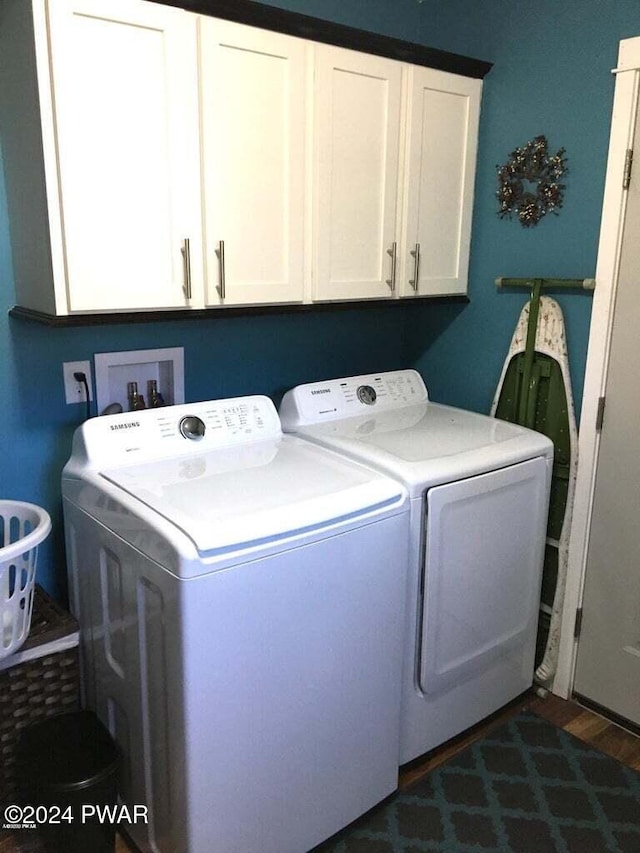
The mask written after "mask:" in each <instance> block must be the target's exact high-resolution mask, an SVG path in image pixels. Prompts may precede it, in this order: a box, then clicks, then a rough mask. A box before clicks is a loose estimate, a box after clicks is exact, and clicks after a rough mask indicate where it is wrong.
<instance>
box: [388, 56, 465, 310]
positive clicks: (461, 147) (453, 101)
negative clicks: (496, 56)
mask: <svg viewBox="0 0 640 853" xmlns="http://www.w3.org/2000/svg"><path fill="white" fill-rule="evenodd" d="M408 78H409V83H408V103H407V139H406V151H405V171H404V228H403V239H402V252H401V256H400V272H399V279H400V281H399V290H400V294H401V295H402V296H416V295H420V296H436V295H448V294H463V293H466V292H467V275H468V269H469V245H470V241H471V215H472V208H473V187H474V181H475V165H476V147H477V138H478V119H479V114H480V95H481V90H482V82H481V81H480V80H472V79H468V78H466V77H460V76H458V75H455V74H448V73H445V72H442V71H434V70H433V69H429V68H419V67H415V66H412V67H410V68H409V74H408ZM416 272H417V277H416Z"/></svg>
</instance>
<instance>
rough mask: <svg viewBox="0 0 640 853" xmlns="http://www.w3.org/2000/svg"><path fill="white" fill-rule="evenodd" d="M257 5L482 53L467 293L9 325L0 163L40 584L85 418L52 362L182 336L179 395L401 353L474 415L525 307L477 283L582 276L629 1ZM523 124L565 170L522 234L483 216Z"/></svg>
mask: <svg viewBox="0 0 640 853" xmlns="http://www.w3.org/2000/svg"><path fill="white" fill-rule="evenodd" d="M270 5H274V6H279V7H281V8H285V9H289V10H292V11H297V12H303V13H305V14H309V15H315V16H317V17H322V18H326V19H328V20H333V21H336V22H338V23H344V24H348V25H351V26H356V27H360V28H363V29H369V30H373V31H377V32H382V33H386V34H388V35H392V36H395V37H398V38H404V39H407V40H411V41H416V42H422V43H424V44H427V45H430V46H433V47H439V48H442V49H445V50H453V51H456V52H460V53H466V54H468V55H472V56H476V57H479V58H482V59H488V60H491V61H493V62H495V67H494V68H493V70H492V71H491V73H490V75H489V76H488V78H487V80H486V84H485V96H484V103H483V116H482V122H481V138H480V151H479V169H478V178H477V187H476V205H475V215H474V231H473V244H472V263H471V283H470V295H471V300H472V301H471V304H470V305H468V306H438V305H432V304H427V305H421V306H406V307H404V308H403V307H395V308H384V309H380V310H378V309H362V310H353V311H351V310H350V311H344V312H343V311H336V312H328V313H320V314H305V315H280V316H268V317H267V316H265V317H247V318H244V317H238V318H228V319H222V320H214V321H210V320H203V321H196V322H189V321H180V322H167V323H154V324H135V325H131V326H105V327H101V328H100V327H99V328H79V329H69V330H64V329H49V328H46V327H43V326H38V325H34V324H28V323H24V322H20V321H16V320H13V319H10V318H9V317H8V316H7V311H8V309H9V308H10V307H11V306H12V305H13V304H14V301H15V296H14V284H13V277H12V269H11V254H10V236H9V230H8V223H7V212H6V205H5V202H4V192H3V185H2V170H1V169H0V390H1V394H2V398H1V400H2V406H1V408H0V438H1V440H2V444H1V447H0V498H13V499H17V500H29V501H34V502H35V503H39V504H41V505H43V506H44V507H46V508H47V509H48V510H49V512H50V513H51V514H52V516H53V520H54V532H53V534H52V536H51V537H50V539H49V540H48V542H47V543H46V544H45V546H44V547H43V548H42V549H41V554H40V563H39V567H38V580H39V582H40V583H42V584H43V585H44V586H45V587H46V588H47V589H49V591H51V592H52V593H53V594H55V595H56V596H58V597H60V598H64V596H65V592H66V580H65V569H64V549H63V545H62V538H63V532H62V519H61V501H60V488H59V478H60V471H61V469H62V466H63V464H64V462H65V461H66V459H67V457H68V454H69V450H70V443H71V436H72V433H73V429H74V427H75V426H76V424H77V423H78V422H79V421H80V420H81V418H82V415H83V407H82V405H71V406H67V405H66V404H65V403H64V391H63V383H62V368H61V364H62V362H63V361H76V360H84V359H91V358H92V357H93V354H94V353H96V352H108V351H115V350H129V349H145V348H148V347H163V346H183V347H184V348H185V392H186V398H187V399H188V400H198V399H208V398H213V397H220V396H233V395H236V394H244V393H265V394H268V395H270V396H273V397H275V398H276V399H277V398H279V396H280V394H281V392H282V391H283V390H284V389H285V388H286V387H288V386H291V385H293V384H295V383H298V382H303V381H311V380H314V379H319V378H323V377H325V376H334V375H341V374H349V373H358V372H366V371H372V370H387V369H393V368H397V367H404V366H410V365H412V364H415V365H416V366H417V367H418V368H419V369H420V370H421V371H422V372H423V374H424V376H425V378H426V380H427V383H428V385H429V388H430V391H431V394H432V397H433V398H434V399H440V400H442V401H446V402H453V403H455V404H459V405H463V406H466V407H469V408H474V409H478V410H481V411H486V410H487V408H488V406H489V402H490V399H491V394H492V391H493V388H494V386H495V383H496V381H497V378H498V375H499V370H500V365H501V363H502V359H503V357H504V353H505V351H506V347H507V345H508V340H509V337H510V334H511V330H512V328H513V325H514V323H515V320H516V318H517V314H518V311H519V308H520V305H521V303H522V302H523V301H524V296H523V295H513V294H496V292H495V290H494V287H493V279H494V278H495V277H496V276H499V275H516V276H520V275H522V276H528V275H543V276H544V275H553V276H563V275H566V276H571V277H574V276H576V277H582V276H590V275H592V274H593V272H594V268H595V256H596V245H597V236H598V225H599V217H600V207H601V198H602V189H603V185H604V171H605V158H606V146H607V139H608V128H609V122H610V113H611V100H612V93H613V80H612V78H611V75H610V74H609V70H610V69H611V68H612V67H614V65H615V60H616V53H617V43H618V40H619V39H620V38H623V37H626V36H631V35H635V34H637V32H640V14H639V12H638V4H637V0H615V2H608V3H603V2H601V0H579V2H578V0H573V2H568V0H555V2H552V0H542V2H538V3H536V4H528V3H518V4H513V3H511V2H509V0H483V2H482V3H478V2H477V0H446V2H445V0H425V2H424V3H422V4H420V3H418V2H416V0H393V2H386V0H370V2H368V3H366V4H365V3H362V2H360V0H280V2H276V0H272V2H271V3H270ZM529 7H531V8H529ZM516 8H517V14H516V13H515V11H514V10H515V9H516ZM539 133H545V134H546V135H547V137H548V139H549V142H550V145H551V146H552V147H554V148H559V147H560V146H564V147H565V148H566V149H567V157H568V161H569V167H570V170H571V171H570V173H569V175H568V177H567V194H566V202H565V207H564V209H563V210H562V211H561V215H560V216H559V217H558V218H555V217H549V218H548V221H543V222H542V223H541V224H540V225H539V226H538V227H537V228H534V229H531V230H525V229H522V228H521V226H520V225H518V223H517V222H503V221H499V220H498V218H497V215H496V202H495V198H494V194H495V189H496V178H495V167H496V165H497V164H499V163H501V162H503V161H504V160H505V159H506V157H507V156H508V154H509V152H510V151H511V150H512V149H513V148H514V147H516V146H518V145H522V144H524V143H525V142H527V141H528V140H529V139H530V138H531V137H532V136H535V135H536V134H539ZM0 149H1V138H0ZM0 166H1V163H0ZM560 301H561V302H562V304H563V306H564V307H565V309H566V315H567V322H568V332H569V339H570V347H571V359H572V369H573V372H574V385H575V386H576V391H578V390H579V386H580V385H581V383H582V377H583V371H584V358H585V351H586V340H587V326H588V321H589V311H590V300H589V297H582V296H580V295H578V296H576V297H574V296H566V295H565V296H562V297H560ZM577 396H579V395H577Z"/></svg>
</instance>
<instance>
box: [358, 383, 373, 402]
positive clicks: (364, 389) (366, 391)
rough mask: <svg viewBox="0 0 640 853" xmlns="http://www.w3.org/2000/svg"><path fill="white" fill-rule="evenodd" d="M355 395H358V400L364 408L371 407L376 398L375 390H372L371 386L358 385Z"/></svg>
mask: <svg viewBox="0 0 640 853" xmlns="http://www.w3.org/2000/svg"><path fill="white" fill-rule="evenodd" d="M356 394H357V395H358V400H360V402H361V403H364V404H365V406H373V404H374V403H375V401H376V398H377V396H378V395H377V394H376V391H375V388H372V387H371V385H359V386H358V389H357V390H356Z"/></svg>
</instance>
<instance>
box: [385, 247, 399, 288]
mask: <svg viewBox="0 0 640 853" xmlns="http://www.w3.org/2000/svg"><path fill="white" fill-rule="evenodd" d="M387 255H389V257H390V258H391V278H388V279H387V284H388V285H389V288H390V289H391V292H392V293H393V292H394V290H395V289H396V260H397V257H398V244H397V243H396V242H395V241H394V242H393V243H392V244H391V248H390V249H387Z"/></svg>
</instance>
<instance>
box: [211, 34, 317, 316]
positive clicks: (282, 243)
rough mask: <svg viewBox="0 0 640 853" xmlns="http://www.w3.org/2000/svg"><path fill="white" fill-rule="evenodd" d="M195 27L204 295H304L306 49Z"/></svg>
mask: <svg viewBox="0 0 640 853" xmlns="http://www.w3.org/2000/svg"><path fill="white" fill-rule="evenodd" d="M199 26H200V45H199V59H200V74H201V80H200V84H201V120H202V163H203V190H204V212H205V265H206V302H207V304H208V305H239V304H250V303H273V302H298V301H302V299H303V297H304V282H305V277H306V271H305V252H304V248H305V224H306V221H307V217H306V210H305V199H306V185H305V182H306V159H307V157H306V147H305V140H306V130H307V104H306V100H307V57H308V50H310V48H309V46H308V44H307V43H306V42H304V41H303V40H301V39H297V38H293V37H289V36H286V35H281V34H279V33H274V32H268V31H266V30H259V29H255V28H253V27H247V26H243V25H241V24H234V23H229V22H226V21H220V20H216V19H214V18H205V17H201V18H200V21H199Z"/></svg>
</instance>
